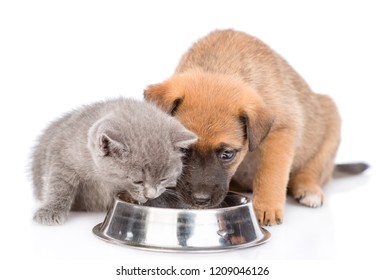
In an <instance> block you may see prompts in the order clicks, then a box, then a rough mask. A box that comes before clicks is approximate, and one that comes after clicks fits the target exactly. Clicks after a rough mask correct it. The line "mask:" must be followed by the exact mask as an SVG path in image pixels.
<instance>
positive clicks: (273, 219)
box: [253, 198, 284, 226]
mask: <svg viewBox="0 0 384 280" xmlns="http://www.w3.org/2000/svg"><path fill="white" fill-rule="evenodd" d="M253 209H254V210H255V213H256V218H257V220H258V221H259V224H260V225H261V226H272V225H279V224H281V223H282V222H283V219H284V202H283V203H266V202H262V201H260V200H259V199H257V198H254V199H253Z"/></svg>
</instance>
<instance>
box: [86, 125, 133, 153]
mask: <svg viewBox="0 0 384 280" xmlns="http://www.w3.org/2000/svg"><path fill="white" fill-rule="evenodd" d="M118 135H119V128H118V127H117V126H116V125H115V123H114V122H113V121H112V120H109V119H101V120H99V121H97V122H96V123H95V124H94V125H93V126H92V127H91V128H90V129H89V131H88V148H89V149H90V150H91V151H93V152H94V153H95V154H97V155H98V156H102V157H105V156H115V157H122V156H123V155H124V154H125V153H127V152H128V149H127V147H126V146H125V145H124V144H123V143H121V142H120V141H119V140H118Z"/></svg>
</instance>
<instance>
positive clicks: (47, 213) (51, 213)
mask: <svg viewBox="0 0 384 280" xmlns="http://www.w3.org/2000/svg"><path fill="white" fill-rule="evenodd" d="M67 216H68V213H66V212H63V211H57V210H53V209H49V208H40V209H39V210H37V211H36V213H35V215H34V216H33V219H34V220H35V221H36V222H37V223H39V224H42V225H48V226H52V225H61V224H63V223H64V222H65V221H66V220H67Z"/></svg>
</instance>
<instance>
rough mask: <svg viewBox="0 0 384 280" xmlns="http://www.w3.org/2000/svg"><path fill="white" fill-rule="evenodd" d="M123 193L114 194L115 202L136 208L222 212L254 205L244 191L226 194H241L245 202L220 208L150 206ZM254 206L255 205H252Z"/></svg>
mask: <svg viewBox="0 0 384 280" xmlns="http://www.w3.org/2000/svg"><path fill="white" fill-rule="evenodd" d="M123 193H128V192H127V191H120V192H118V193H117V194H115V195H114V203H116V202H120V203H123V204H127V205H129V206H130V207H133V208H136V209H147V210H148V209H156V210H153V211H171V212H178V213H180V212H189V213H190V212H192V213H202V212H205V213H209V212H211V213H216V212H222V211H230V210H236V209H238V208H242V207H250V206H252V199H251V198H250V197H248V196H246V195H244V194H242V193H239V192H234V191H228V192H227V194H226V196H227V195H228V194H234V195H237V196H240V197H241V198H242V199H245V202H244V203H242V204H239V205H233V206H228V207H219V208H202V209H196V208H168V207H155V206H149V205H141V204H136V203H131V202H129V201H126V200H124V199H122V198H121V197H120V195H122V194H123ZM252 208H253V207H252Z"/></svg>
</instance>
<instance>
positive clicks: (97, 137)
mask: <svg viewBox="0 0 384 280" xmlns="http://www.w3.org/2000/svg"><path fill="white" fill-rule="evenodd" d="M196 140H197V138H196V136H195V135H194V134H193V133H191V132H190V131H188V130H187V129H186V128H184V127H183V126H182V125H181V124H180V123H179V122H178V121H177V120H176V119H175V118H173V117H171V116H169V115H167V114H165V113H163V112H162V111H160V109H158V108H156V107H155V106H154V105H153V104H150V103H147V102H142V101H137V100H133V99H125V98H119V99H113V100H108V101H105V102H99V103H94V104H91V105H88V106H84V107H82V108H81V109H79V110H75V111H73V112H71V113H69V114H67V115H65V116H63V117H62V118H60V119H58V120H56V121H55V122H53V123H52V124H51V125H50V126H49V127H48V128H47V129H46V131H45V132H44V133H43V135H42V136H41V137H40V139H39V141H38V145H37V146H36V147H35V150H34V153H33V159H32V177H33V184H34V190H35V194H36V196H37V198H38V199H39V200H41V202H42V206H41V208H40V209H38V210H37V211H36V213H35V216H34V219H35V221H37V222H39V223H41V224H47V225H52V224H61V223H63V222H64V221H65V220H66V218H67V216H68V213H69V211H70V210H82V211H104V210H106V209H107V207H108V206H109V204H110V203H111V201H112V198H113V195H114V194H115V193H116V192H118V191H121V190H127V191H128V192H129V193H130V195H131V196H132V197H133V198H134V199H135V200H137V201H139V202H142V203H144V202H145V201H147V200H148V199H153V198H156V197H158V196H159V195H160V194H161V193H162V192H163V191H164V190H165V188H166V187H169V186H175V185H176V181H177V178H178V177H179V175H180V174H181V171H182V153H181V151H180V149H181V148H187V147H188V146H189V145H191V144H192V143H193V142H195V141H196ZM140 181H142V183H141V182H140Z"/></svg>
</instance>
